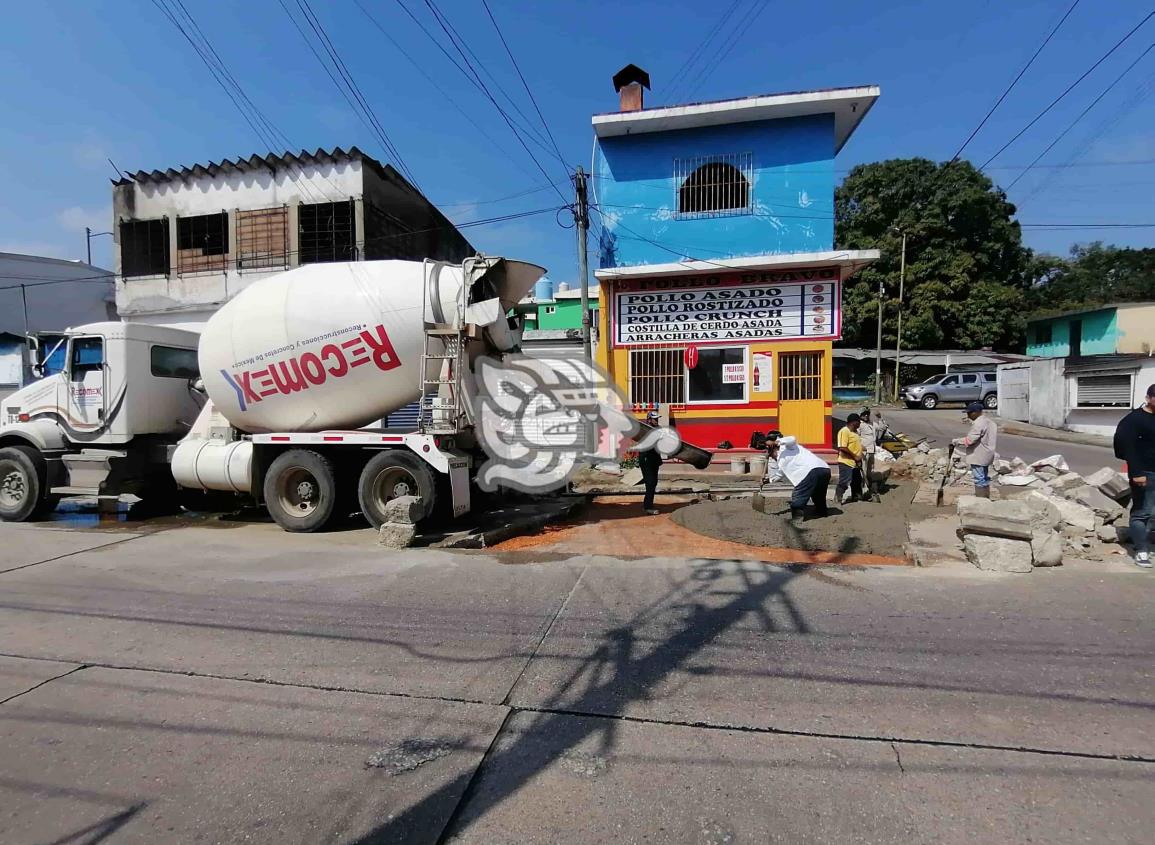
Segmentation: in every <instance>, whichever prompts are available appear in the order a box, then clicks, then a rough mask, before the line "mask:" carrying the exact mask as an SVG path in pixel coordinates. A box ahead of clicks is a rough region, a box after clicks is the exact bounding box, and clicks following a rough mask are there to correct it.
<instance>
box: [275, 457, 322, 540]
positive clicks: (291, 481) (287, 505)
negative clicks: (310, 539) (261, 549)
mask: <svg viewBox="0 0 1155 845" xmlns="http://www.w3.org/2000/svg"><path fill="white" fill-rule="evenodd" d="M264 493H265V507H267V508H268V510H269V516H271V517H272V518H273V521H274V522H276V523H277V525H279V526H281V528H283V529H285V530H286V531H301V532H308V531H320V530H321V529H322V528H324V527H325V525H326V524H327V523H328V522H329V519H330V517H332V516H333V511H334V508H335V506H336V504H337V477H336V473H335V472H334V470H333V463H332V462H331V461H330V460H329V459H328V458H326V457H325V456H324V455H321V454H318V453H317V452H314V451H312V450H310V449H290V450H289V451H288V452H284V453H282V454H280V455H278V456H277V457H276V459H274V461H273V462H272V464H270V465H269V471H268V473H266V475H265V487H264Z"/></svg>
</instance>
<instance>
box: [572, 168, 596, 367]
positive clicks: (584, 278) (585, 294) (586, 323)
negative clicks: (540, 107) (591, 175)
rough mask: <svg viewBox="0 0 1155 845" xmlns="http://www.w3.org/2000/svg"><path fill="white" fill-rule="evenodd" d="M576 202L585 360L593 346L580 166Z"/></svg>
mask: <svg viewBox="0 0 1155 845" xmlns="http://www.w3.org/2000/svg"><path fill="white" fill-rule="evenodd" d="M573 184H574V190H575V192H576V194H577V202H576V203H575V205H574V214H573V216H574V223H575V224H576V228H577V247H578V275H579V276H581V286H582V354H583V355H584V356H585V359H586V361H592V360H593V358H594V356H593V347H592V345H591V343H590V282H589V257H588V256H587V255H586V233H587V231H588V229H589V225H590V205H589V194H588V190H587V184H586V174H585V171H583V170H582V169H581V168H580V167H579V168H578V169H577V172H576V173H574V177H573Z"/></svg>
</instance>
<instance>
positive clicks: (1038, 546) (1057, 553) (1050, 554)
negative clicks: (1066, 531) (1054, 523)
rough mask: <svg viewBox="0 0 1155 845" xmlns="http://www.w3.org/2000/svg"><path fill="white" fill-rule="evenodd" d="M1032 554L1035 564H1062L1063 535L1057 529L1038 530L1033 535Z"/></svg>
mask: <svg viewBox="0 0 1155 845" xmlns="http://www.w3.org/2000/svg"><path fill="white" fill-rule="evenodd" d="M1031 556H1032V557H1031V563H1032V565H1034V566H1062V565H1063V537H1062V535H1060V534H1058V533H1056V532H1055V531H1036V532H1035V533H1034V536H1033V537H1031Z"/></svg>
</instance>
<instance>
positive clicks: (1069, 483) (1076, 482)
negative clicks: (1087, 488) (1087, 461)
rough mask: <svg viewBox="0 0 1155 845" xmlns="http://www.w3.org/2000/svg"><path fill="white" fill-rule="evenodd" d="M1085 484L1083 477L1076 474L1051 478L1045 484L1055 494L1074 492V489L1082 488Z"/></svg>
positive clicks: (1070, 473)
mask: <svg viewBox="0 0 1155 845" xmlns="http://www.w3.org/2000/svg"><path fill="white" fill-rule="evenodd" d="M1086 483H1087V482H1086V481H1084V480H1083V476H1081V475H1079V474H1078V473H1077V472H1065V473H1063V474H1062V475H1060V476H1059V477H1058V478H1052V479H1051V480H1050V481H1048V482H1047V486H1048V487H1050V488H1051V489H1052V490H1054V491H1055V492H1056V493H1064V492H1066V491H1068V490H1074V489H1075V488H1076V487H1082V486H1083V485H1084V484H1086Z"/></svg>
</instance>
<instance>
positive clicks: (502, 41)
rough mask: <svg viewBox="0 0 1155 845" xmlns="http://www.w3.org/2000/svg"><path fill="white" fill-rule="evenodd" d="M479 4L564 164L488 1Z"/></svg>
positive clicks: (482, 0)
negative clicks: (483, 8)
mask: <svg viewBox="0 0 1155 845" xmlns="http://www.w3.org/2000/svg"><path fill="white" fill-rule="evenodd" d="M481 5H482V6H484V7H485V13H486V14H487V15H489V21H490V23H492V24H493V28H494V29H495V30H496V31H497V37H498V38H500V39H501V46H502V47H504V48H505V53H506V55H507V56H509V61H510V62H511V63H512V64H513V69H514V70H516V71H517V77H518V79H520V80H521V84H522V86H523V87H524V88H525V93H526V94H528V95H529V101H530V102H531V103H533V108H534V111H536V112H537V116H538V118H539V119H540V120H541V125H542V126H544V127H545V132H546V134H547V135H549V140H550V143H552V144H553V150H554V152H555V153H557V157H558V160H559V161H560V162H562V164H565V156H563V155H562V154H561V150H560V149H559V148H558V145H557V139H556V138H554V137H553V131H552V130H551V129H550V128H549V124H548V123H546V120H545V115H543V114H542V113H541V107H540V106H539V105H538V104H537V98H536V97H534V96H533V91H532V90H530V87H529V83H528V82H526V81H525V74H523V73H522V72H521V68H520V67H519V66H518V64H517V59H515V58H514V57H513V51H512V50H510V49H509V44H508V43H506V40H505V35H503V34H502V32H501V27H500V26H498V25H497V19H496V18H494V17H493V11H492V10H491V9H490V8H489V3H487V2H486V0H481Z"/></svg>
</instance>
